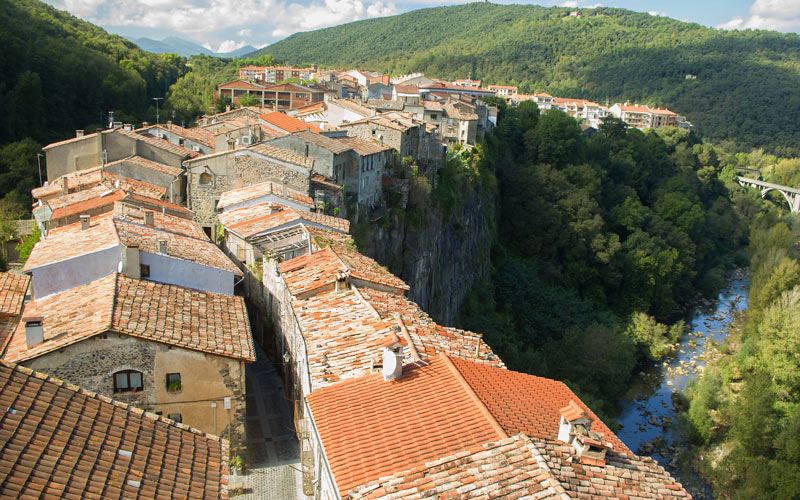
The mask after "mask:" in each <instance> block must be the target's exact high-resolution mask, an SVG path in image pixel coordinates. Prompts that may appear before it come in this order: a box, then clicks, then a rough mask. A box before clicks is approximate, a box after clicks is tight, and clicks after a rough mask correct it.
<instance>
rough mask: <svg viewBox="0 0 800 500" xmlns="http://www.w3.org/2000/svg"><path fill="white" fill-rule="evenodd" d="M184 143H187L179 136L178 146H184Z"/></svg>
mask: <svg viewBox="0 0 800 500" xmlns="http://www.w3.org/2000/svg"><path fill="white" fill-rule="evenodd" d="M184 144H185V142H184V140H183V139H182V138H179V139H178V146H183V145H184Z"/></svg>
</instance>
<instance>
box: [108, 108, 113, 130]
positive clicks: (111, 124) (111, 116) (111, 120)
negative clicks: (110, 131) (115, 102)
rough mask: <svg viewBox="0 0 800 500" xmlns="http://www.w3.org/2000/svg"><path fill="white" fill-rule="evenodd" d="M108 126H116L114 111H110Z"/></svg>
mask: <svg viewBox="0 0 800 500" xmlns="http://www.w3.org/2000/svg"><path fill="white" fill-rule="evenodd" d="M108 128H114V112H113V111H109V112H108Z"/></svg>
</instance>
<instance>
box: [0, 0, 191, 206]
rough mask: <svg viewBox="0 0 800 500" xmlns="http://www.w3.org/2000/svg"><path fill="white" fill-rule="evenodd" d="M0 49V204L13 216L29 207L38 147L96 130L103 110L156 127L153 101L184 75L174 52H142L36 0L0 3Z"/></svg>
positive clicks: (35, 179) (119, 118)
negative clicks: (1, 109) (79, 131)
mask: <svg viewBox="0 0 800 500" xmlns="http://www.w3.org/2000/svg"><path fill="white" fill-rule="evenodd" d="M0 46H2V47H3V50H2V51H0V75H2V76H0V98H2V101H3V103H4V105H5V108H4V113H3V114H2V116H0V199H2V200H5V201H4V202H2V203H4V204H5V205H10V207H11V209H12V210H14V211H19V210H22V211H23V212H24V211H26V210H27V208H26V209H24V210H23V209H22V207H29V206H30V199H31V198H30V190H31V188H33V187H35V186H37V185H38V183H39V175H38V171H37V156H36V154H37V153H38V152H39V150H40V148H41V147H42V145H44V144H47V143H50V142H54V141H57V140H62V139H64V138H65V137H69V136H71V135H73V134H74V133H75V129H86V130H87V131H91V130H93V129H94V128H97V127H99V126H101V125H102V124H103V123H105V122H107V120H108V113H109V111H113V112H114V119H115V120H117V121H125V122H137V123H138V122H141V121H143V120H146V121H155V108H154V101H153V100H152V98H153V97H163V96H164V95H165V94H166V92H167V90H168V89H169V87H170V85H172V84H173V83H174V82H175V81H176V80H177V79H178V77H180V76H181V75H183V73H184V72H185V71H186V68H185V65H184V60H183V59H182V58H180V57H178V56H176V55H174V54H161V55H156V54H151V53H149V52H144V51H142V50H140V49H139V48H138V47H136V46H135V45H134V44H132V43H131V42H128V41H127V40H125V39H124V38H122V37H119V36H116V35H109V34H108V33H106V32H105V31H104V30H102V29H101V28H98V27H97V26H94V25H93V24H91V23H88V22H85V21H82V20H80V19H78V18H76V17H74V16H71V15H70V14H67V13H65V12H62V11H59V10H57V9H55V8H53V7H51V6H49V5H47V4H44V3H42V2H40V1H38V0H4V1H3V2H0ZM2 208H3V209H4V210H5V209H7V208H9V207H7V206H3V207H2Z"/></svg>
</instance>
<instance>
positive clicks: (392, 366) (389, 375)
mask: <svg viewBox="0 0 800 500" xmlns="http://www.w3.org/2000/svg"><path fill="white" fill-rule="evenodd" d="M395 328H396V329H397V330H399V329H400V327H399V326H398V327H395ZM382 372H383V380H391V379H393V378H397V377H399V376H401V375H402V374H403V344H401V343H400V338H399V337H398V336H397V333H395V332H392V334H391V335H390V336H389V337H388V338H387V339H386V341H384V343H383V369H382Z"/></svg>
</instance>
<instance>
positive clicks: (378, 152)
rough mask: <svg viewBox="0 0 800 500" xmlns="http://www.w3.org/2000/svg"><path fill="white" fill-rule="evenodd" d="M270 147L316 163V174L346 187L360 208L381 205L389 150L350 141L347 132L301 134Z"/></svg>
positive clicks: (376, 143) (273, 140)
mask: <svg viewBox="0 0 800 500" xmlns="http://www.w3.org/2000/svg"><path fill="white" fill-rule="evenodd" d="M268 143H269V144H272V145H274V146H278V147H281V148H286V149H289V150H292V151H295V152H297V153H299V154H302V155H303V156H305V157H307V158H311V159H313V161H314V170H315V171H316V172H318V173H320V174H322V175H323V176H325V177H328V178H330V179H332V180H333V182H335V183H336V184H338V185H340V186H343V189H344V191H345V192H346V193H347V194H350V195H352V196H353V197H354V198H355V200H356V202H357V203H359V204H360V205H363V206H367V207H372V206H375V205H376V204H377V203H378V202H379V200H380V196H381V193H382V191H381V189H382V188H381V181H382V177H383V171H384V168H385V166H386V161H387V160H388V158H389V151H390V150H391V148H390V147H389V146H387V145H380V144H379V143H378V142H376V141H370V140H365V139H360V138H357V137H348V136H347V134H346V132H345V131H339V132H325V133H324V134H315V133H313V132H308V131H300V132H295V133H294V134H291V135H287V136H283V137H277V138H275V139H272V140H270V141H269V142H268Z"/></svg>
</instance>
